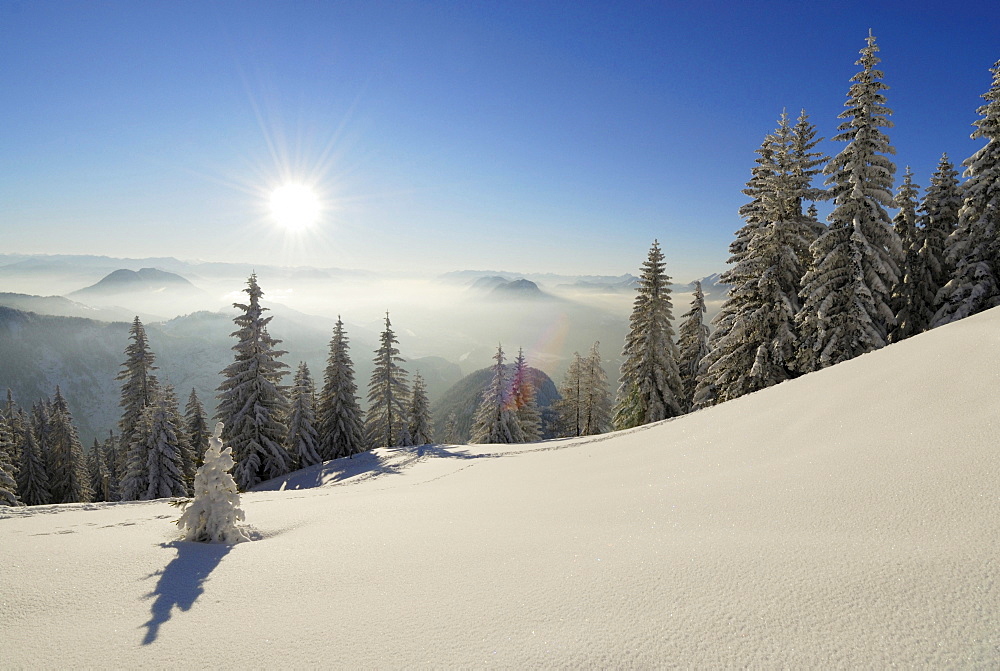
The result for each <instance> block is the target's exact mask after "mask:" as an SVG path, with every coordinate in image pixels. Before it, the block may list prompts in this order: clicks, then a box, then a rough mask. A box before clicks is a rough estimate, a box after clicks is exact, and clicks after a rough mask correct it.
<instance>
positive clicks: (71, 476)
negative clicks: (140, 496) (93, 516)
mask: <svg viewBox="0 0 1000 671" xmlns="http://www.w3.org/2000/svg"><path fill="white" fill-rule="evenodd" d="M50 422H51V434H50V438H51V443H50V446H49V455H50V459H49V464H50V467H49V491H50V492H51V494H52V502H53V503H86V502H88V501H90V499H91V496H92V495H93V492H92V491H91V489H90V477H89V474H88V473H87V462H86V460H85V458H84V453H83V445H81V444H80V436H79V435H78V434H77V431H76V427H75V426H73V416H72V415H71V414H70V411H69V407H68V406H67V405H66V399H65V398H63V395H62V392H61V391H60V390H59V387H56V394H55V398H54V399H53V401H52V415H51V418H50Z"/></svg>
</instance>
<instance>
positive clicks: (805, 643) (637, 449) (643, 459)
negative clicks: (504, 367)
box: [0, 309, 1000, 668]
mask: <svg viewBox="0 0 1000 671" xmlns="http://www.w3.org/2000/svg"><path fill="white" fill-rule="evenodd" d="M998 397H1000V309H998V310H992V311H989V312H986V313H983V314H981V315H977V316H975V317H971V318H969V319H966V320H963V321H961V322H957V323H954V324H950V325H948V326H945V327H942V328H939V329H936V330H934V331H931V332H929V333H926V334H924V335H920V336H917V337H914V338H911V339H908V340H906V341H904V342H902V343H899V344H896V345H892V346H890V347H888V348H885V349H882V350H879V351H877V352H873V353H870V354H866V355H864V356H861V357H859V358H857V359H854V360H851V361H848V362H845V363H842V364H839V365H837V366H834V367H831V368H828V369H825V370H823V371H820V372H818V373H813V374H810V375H808V376H806V377H804V378H800V379H798V380H793V381H790V382H785V383H783V384H780V385H778V386H776V387H773V388H770V389H766V390H764V391H761V392H757V393H755V394H751V395H749V396H746V397H743V398H740V399H737V400H735V401H730V402H728V403H725V404H722V405H720V406H716V407H713V408H709V409H706V410H702V411H699V412H697V413H695V414H693V415H689V416H685V417H680V418H677V419H674V420H669V421H666V422H662V423H659V424H656V425H653V426H649V427H641V428H638V429H632V430H629V431H626V432H619V433H615V434H608V435H604V436H597V437H591V438H583V439H567V440H560V441H550V442H546V443H539V444H534V445H513V446H506V445H504V446H500V445H483V446H458V447H448V446H430V447H424V448H405V449H403V448H397V449H393V450H380V451H378V452H376V453H375V454H365V455H358V456H356V457H354V458H353V459H344V460H339V461H336V462H327V463H326V464H321V465H318V466H315V467H313V468H312V469H309V470H308V471H305V472H299V473H294V474H291V475H289V476H287V477H286V478H283V479H281V480H278V481H271V482H269V483H265V484H264V485H263V486H262V490H263V491H256V492H250V493H247V494H244V495H243V497H242V506H243V508H244V510H245V511H246V519H247V521H248V523H249V525H250V527H251V529H250V531H251V536H252V537H254V538H255V539H256V540H255V541H254V542H250V543H241V544H239V545H234V546H226V545H223V546H211V545H205V544H197V543H186V542H180V541H177V540H176V539H177V538H178V537H179V532H178V529H177V528H176V526H175V525H174V524H173V523H172V522H173V521H174V520H176V519H177V517H178V511H177V510H176V509H175V508H172V507H170V506H169V505H167V503H166V502H165V501H146V502H129V503H117V504H74V505H61V506H43V507H38V508H28V509H3V512H0V517H3V518H4V519H0V566H3V570H2V572H0V667H4V668H12V667H13V668H21V667H31V668H45V667H105V668H107V667H116V668H137V667H140V666H142V667H146V668H148V667H167V666H180V667H185V668H187V667H231V666H243V667H246V666H255V667H259V666H272V665H281V666H282V667H293V668H295V667H313V666H322V667H333V668H343V667H351V668H357V667H361V668H375V667H377V668H385V667H391V668H394V667H404V666H406V667H413V666H419V667H441V666H463V667H470V666H500V667H538V666H543V665H546V666H548V665H558V666H573V667H576V666H586V667H652V666H656V667H662V666H670V665H677V666H684V667H692V666H695V667H719V666H735V665H739V666H755V667H761V666H764V667H777V666H787V667H827V668H829V667H849V666H854V667H858V666H863V667H886V666H889V665H899V666H921V667H926V666H931V667H955V666H963V667H995V666H996V665H997V664H998V662H1000V592H998V589H1000V564H998V562H997V539H998V538H1000V450H998V449H997V448H998V440H997V427H998V425H1000V406H998V403H997V401H996V399H997V398H998Z"/></svg>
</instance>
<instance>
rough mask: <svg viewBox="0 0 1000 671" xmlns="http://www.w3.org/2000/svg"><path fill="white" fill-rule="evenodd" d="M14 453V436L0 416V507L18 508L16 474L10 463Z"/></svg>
mask: <svg viewBox="0 0 1000 671" xmlns="http://www.w3.org/2000/svg"><path fill="white" fill-rule="evenodd" d="M13 452H14V434H13V432H12V431H11V430H10V424H9V423H8V422H7V418H6V417H4V416H3V414H0V506H20V505H22V503H21V499H20V498H19V497H18V487H17V480H15V478H14V476H15V475H16V474H17V469H16V466H15V464H14V463H13V462H12V461H11V456H12V454H13Z"/></svg>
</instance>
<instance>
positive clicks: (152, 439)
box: [142, 392, 188, 501]
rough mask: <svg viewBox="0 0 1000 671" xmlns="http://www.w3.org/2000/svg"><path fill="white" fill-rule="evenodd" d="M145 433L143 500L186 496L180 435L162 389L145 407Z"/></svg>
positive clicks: (186, 488) (173, 414)
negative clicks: (147, 429) (147, 428)
mask: <svg viewBox="0 0 1000 671" xmlns="http://www.w3.org/2000/svg"><path fill="white" fill-rule="evenodd" d="M145 413H147V414H148V415H149V427H150V428H149V434H148V437H147V443H146V473H147V477H148V484H147V488H146V493H145V495H144V496H143V497H142V498H143V499H144V500H147V501H148V500H152V499H165V498H170V497H174V496H187V494H188V485H187V483H186V482H185V480H184V456H183V454H182V447H181V437H180V436H179V435H178V432H177V425H176V421H177V419H176V413H174V412H173V411H172V410H171V407H170V401H169V399H168V397H167V395H166V393H165V392H163V393H161V394H160V395H159V397H158V398H157V399H155V403H154V404H153V405H152V406H150V407H148V408H146V410H145Z"/></svg>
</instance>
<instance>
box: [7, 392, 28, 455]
mask: <svg viewBox="0 0 1000 671" xmlns="http://www.w3.org/2000/svg"><path fill="white" fill-rule="evenodd" d="M0 416H2V417H3V418H4V419H5V420H7V428H8V429H9V430H10V440H11V443H10V446H9V447H8V454H7V458H8V461H9V462H10V463H11V464H13V465H14V470H17V466H18V464H20V463H21V437H22V435H23V434H24V432H25V430H26V429H27V426H28V423H27V421H26V419H25V417H24V411H23V410H22V409H21V407H20V406H18V405H17V403H15V402H14V395H13V393H12V392H11V390H10V389H9V388H8V389H7V401H6V403H4V405H3V409H2V410H0Z"/></svg>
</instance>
